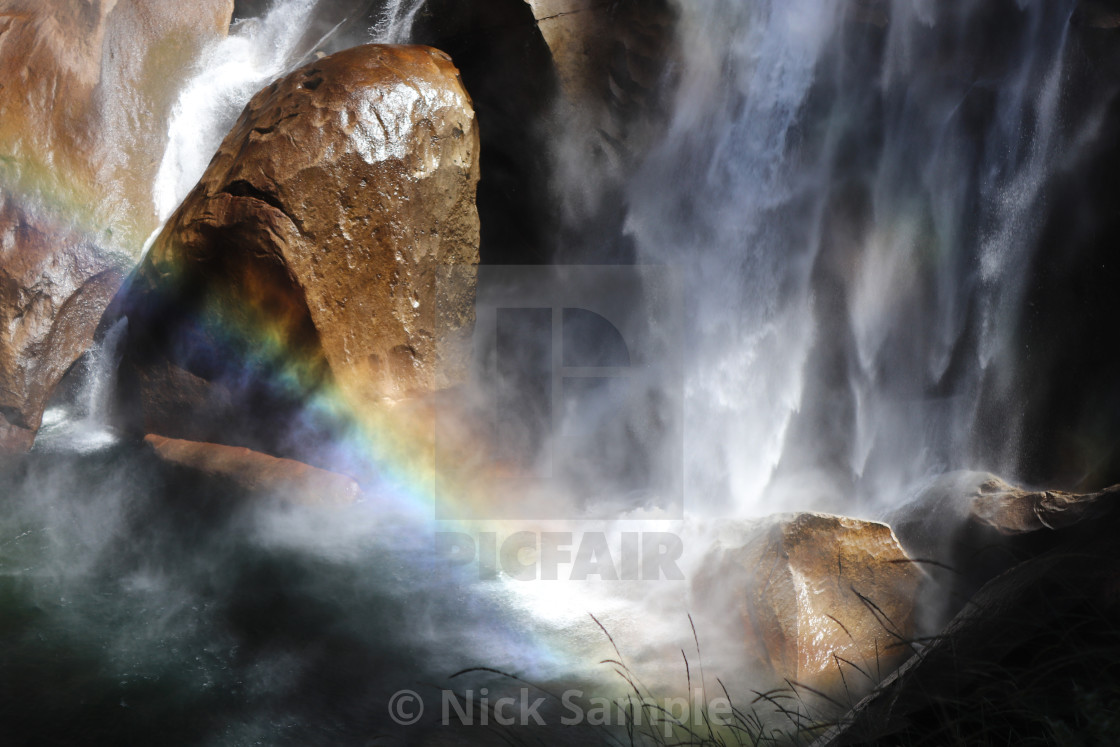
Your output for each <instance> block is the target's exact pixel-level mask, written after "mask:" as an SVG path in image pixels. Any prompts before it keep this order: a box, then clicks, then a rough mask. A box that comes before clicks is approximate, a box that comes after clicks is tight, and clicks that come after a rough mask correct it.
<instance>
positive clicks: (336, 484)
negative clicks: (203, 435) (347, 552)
mask: <svg viewBox="0 0 1120 747" xmlns="http://www.w3.org/2000/svg"><path fill="white" fill-rule="evenodd" d="M144 442H145V443H146V444H147V445H148V446H149V447H150V448H151V449H152V451H153V452H154V453H155V455H156V456H157V457H159V458H160V459H161V460H162V461H164V462H166V463H168V464H172V465H175V466H177V467H180V468H184V469H189V470H191V471H193V472H195V473H197V474H199V475H202V476H203V477H207V478H216V479H218V480H224V481H228V482H230V483H232V484H233V485H235V486H236V487H237V488H239V489H240V490H243V491H245V492H246V493H248V494H249V496H250V497H254V498H262V499H272V500H281V501H288V502H292V503H300V504H306V505H317V506H345V505H348V504H351V503H353V502H354V501H356V500H357V499H358V497H359V496H360V495H361V489H360V488H359V487H358V483H356V482H355V481H354V480H353V479H351V478H349V477H347V476H346V475H340V474H338V473H336V472H329V471H327V470H324V469H318V468H316V467H312V466H310V465H308V464H303V463H302V462H296V461H293V460H291V459H277V458H276V457H272V456H269V455H268V454H261V453H259V452H256V451H250V450H249V449H245V448H239V447H236V446H220V445H217V444H204V443H198V442H197V441H182V440H179V439H175V438H164V437H162V436H154V435H149V436H146V437H145V438H144Z"/></svg>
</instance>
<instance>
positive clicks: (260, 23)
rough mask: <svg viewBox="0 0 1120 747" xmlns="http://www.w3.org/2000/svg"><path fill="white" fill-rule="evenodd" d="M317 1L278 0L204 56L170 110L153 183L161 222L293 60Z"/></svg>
mask: <svg viewBox="0 0 1120 747" xmlns="http://www.w3.org/2000/svg"><path fill="white" fill-rule="evenodd" d="M316 5H317V2H316V0H279V1H278V2H276V3H275V4H274V5H273V6H272V8H271V9H270V10H269V11H268V13H267V14H266V15H265V16H264V17H263V18H259V19H258V18H252V19H246V20H242V21H240V22H238V23H237V24H236V25H235V26H234V28H233V29H232V30H231V32H230V34H229V36H228V37H226V38H225V39H223V40H221V41H219V42H217V43H215V44H214V45H213V46H211V47H210V48H209V49H208V50H206V52H205V53H204V54H203V55H202V58H201V59H200V61H199V63H198V73H197V74H196V75H195V76H194V77H193V78H192V79H191V80H190V81H188V83H187V84H186V86H185V87H184V88H183V91H182V93H181V94H180V95H179V99H178V101H177V102H176V104H175V107H174V109H173V110H172V114H171V123H170V126H169V128H168V145H167V150H166V151H165V153H164V156H163V161H162V162H161V164H160V168H159V172H158V174H157V175H156V181H155V185H154V188H153V197H154V200H155V204H156V208H157V209H158V211H159V216H160V220H161V221H163V220H166V219H167V218H168V217H169V216H170V215H171V213H172V212H174V210H175V208H176V207H178V205H179V203H180V202H181V201H182V200H183V198H184V197H185V196H186V195H187V192H189V191H190V190H191V188H192V187H193V186H194V185H195V183H196V182H198V180H199V178H200V177H201V176H202V173H203V171H205V169H206V164H207V163H209V162H210V158H211V157H212V156H213V155H214V153H215V152H216V151H217V150H218V146H219V145H221V142H222V139H223V138H224V137H225V135H226V133H227V132H228V131H229V129H230V128H231V127H232V125H233V123H234V122H235V121H236V119H237V117H238V115H239V114H240V113H241V110H242V109H243V108H244V107H245V104H247V103H248V101H249V99H250V98H252V96H253V94H255V93H256V92H257V91H258V90H260V89H261V88H263V87H264V86H265V85H267V84H268V83H269V82H270V81H271V80H273V79H274V78H276V77H277V76H279V75H280V74H281V73H283V72H284V71H285V70H286V69H288V67H290V65H291V64H292V63H293V62H295V57H296V55H298V54H299V53H300V52H301V51H302V50H300V49H299V42H300V41H301V39H302V38H303V35H304V33H305V29H306V28H307V27H308V26H309V23H310V19H311V17H312V15H313V13H314V11H315V8H316Z"/></svg>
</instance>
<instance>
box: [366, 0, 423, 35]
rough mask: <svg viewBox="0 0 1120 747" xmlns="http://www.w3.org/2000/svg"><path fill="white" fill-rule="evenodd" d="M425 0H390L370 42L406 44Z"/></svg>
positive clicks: (373, 31)
mask: <svg viewBox="0 0 1120 747" xmlns="http://www.w3.org/2000/svg"><path fill="white" fill-rule="evenodd" d="M424 2H425V0H388V3H387V4H386V6H385V8H384V10H382V11H381V17H380V18H379V19H378V21H377V23H376V24H374V26H373V28H371V29H370V30H369V31H370V41H375V42H378V43H380V44H404V43H405V42H407V41H408V36H409V34H410V33H411V32H412V21H413V19H414V18H416V13H417V12H418V11H419V10H420V8H422V7H424Z"/></svg>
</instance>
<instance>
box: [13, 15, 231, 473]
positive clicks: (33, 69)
mask: <svg viewBox="0 0 1120 747" xmlns="http://www.w3.org/2000/svg"><path fill="white" fill-rule="evenodd" d="M231 12H232V0H200V1H199V2H192V3H163V2H158V1H157V0H119V1H118V2H100V1H93V2H82V3H75V2H61V1H59V2H54V1H50V0H0V321H2V322H3V330H4V332H3V334H2V335H0V415H2V417H0V450H4V451H19V450H24V449H26V448H27V447H29V446H30V444H31V442H32V440H33V439H34V435H35V431H36V430H37V429H38V427H39V424H40V420H41V417H42V412H43V407H44V404H45V402H46V400H47V398H48V397H49V395H50V392H51V390H52V389H53V388H54V386H55V385H56V384H57V383H58V381H59V380H60V379H61V377H62V375H63V374H64V373H65V371H66V370H67V368H68V367H69V366H70V364H71V363H73V361H74V360H75V359H76V358H77V357H78V356H79V355H81V353H82V352H83V351H84V350H85V349H86V348H87V347H88V345H89V342H90V339H91V337H92V334H93V330H94V328H95V327H96V325H97V320H98V319H99V318H100V316H101V312H102V311H103V310H104V309H105V306H106V305H107V304H108V302H109V299H110V298H112V296H113V294H114V293H115V292H116V289H117V287H118V286H119V285H120V282H121V279H122V278H123V276H124V274H125V272H127V269H128V268H129V267H130V266H131V264H132V263H133V262H135V259H136V258H137V257H138V256H139V253H140V247H141V245H142V244H143V241H144V238H145V237H146V236H147V235H148V234H149V233H150V232H151V231H152V230H153V229H154V228H155V227H156V224H157V216H156V211H155V206H154V204H153V203H152V198H151V194H150V185H151V182H152V179H153V177H154V176H155V172H156V169H157V168H158V167H159V161H160V156H161V154H162V152H163V148H164V145H165V142H166V137H167V117H168V114H169V112H170V110H171V106H172V104H173V102H174V96H175V93H176V90H177V84H178V83H180V82H182V81H183V80H185V78H186V76H187V75H189V74H190V71H191V64H190V63H191V61H192V60H193V59H194V58H195V57H196V56H197V55H198V53H199V51H200V50H201V48H202V46H203V45H204V44H206V43H207V42H209V41H211V40H214V39H217V38H220V37H222V36H223V35H224V34H225V33H226V31H227V30H228V28H229V22H230V14H231Z"/></svg>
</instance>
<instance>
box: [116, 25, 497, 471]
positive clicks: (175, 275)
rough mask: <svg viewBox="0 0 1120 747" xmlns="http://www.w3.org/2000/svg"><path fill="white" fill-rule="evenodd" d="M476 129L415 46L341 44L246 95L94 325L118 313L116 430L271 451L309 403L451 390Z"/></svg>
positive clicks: (466, 314) (474, 242)
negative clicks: (119, 424)
mask: <svg viewBox="0 0 1120 747" xmlns="http://www.w3.org/2000/svg"><path fill="white" fill-rule="evenodd" d="M478 138H479V133H478V129H477V127H476V124H475V117H474V112H473V109H472V107H471V101H470V98H469V96H468V95H467V92H466V91H465V90H464V88H463V86H462V83H461V81H460V80H459V77H458V72H457V70H456V68H455V66H454V65H453V64H452V62H451V60H450V58H448V57H447V56H446V55H445V54H443V53H442V52H439V51H437V50H434V49H431V48H427V47H393V46H376V45H367V46H362V47H357V48H354V49H350V50H346V51H343V52H339V53H336V54H334V55H331V56H329V57H325V58H323V59H320V60H316V61H314V62H312V63H310V64H308V65H305V66H304V67H302V68H300V69H298V70H296V71H295V72H293V73H291V74H290V75H288V76H286V77H284V78H282V79H281V80H278V81H276V82H275V83H273V84H272V85H270V86H269V87H267V88H266V89H264V90H263V91H261V92H260V93H258V94H257V95H256V96H254V97H253V99H252V100H251V101H250V103H249V104H248V106H247V107H246V108H245V111H244V112H243V113H242V116H241V118H240V119H239V121H238V123H237V125H236V126H235V127H234V129H233V130H232V132H231V133H230V134H229V135H228V136H227V138H226V139H225V141H224V142H223V144H222V146H221V148H220V149H219V151H218V154H217V155H216V156H215V158H214V160H213V161H212V162H211V163H210V166H209V168H208V169H207V171H206V173H205V174H204V175H203V177H202V179H201V180H200V182H199V184H198V186H197V187H195V189H194V190H193V191H192V192H191V193H190V195H189V196H188V197H187V199H186V200H185V201H184V202H183V204H182V205H181V206H180V208H179V210H178V211H176V213H175V214H174V215H173V216H172V217H171V219H170V220H169V221H168V223H167V225H166V226H165V228H164V230H163V231H162V233H161V234H160V236H159V237H158V238H157V240H156V241H155V243H154V245H153V246H152V249H151V251H150V252H149V253H148V255H147V256H146V257H145V259H144V262H143V263H142V265H141V266H140V268H139V269H138V271H137V273H136V275H135V277H134V278H133V280H132V281H131V283H130V286H129V287H128V289H127V290H126V291H125V292H123V293H122V294H121V296H120V297H119V298H118V299H117V301H116V302H114V308H113V310H112V313H111V314H110V315H109V317H117V316H122V315H123V316H127V317H128V318H129V330H130V333H129V338H128V341H127V343H126V345H125V349H124V355H123V360H122V369H121V374H120V394H121V399H122V404H123V405H124V411H125V412H126V413H130V414H131V417H132V421H131V422H130V423H128V425H131V427H133V428H142V429H143V430H144V431H146V432H154V433H160V434H163V435H169V436H176V437H184V438H191V439H194V440H201V441H215V442H224V443H235V444H240V445H246V446H252V447H254V448H260V449H263V450H266V451H270V452H272V453H279V454H282V455H288V454H291V453H295V452H298V451H299V449H298V448H296V447H295V446H293V443H294V442H298V441H303V440H306V439H305V438H304V436H305V435H306V434H293V432H292V428H291V424H292V423H293V422H294V419H295V418H296V417H298V412H299V410H300V408H301V407H302V406H303V405H304V404H306V403H307V402H308V401H309V399H311V398H315V397H318V398H319V400H318V401H320V402H322V403H325V405H326V406H327V407H328V409H330V410H331V412H333V413H334V414H337V415H340V416H346V415H350V414H354V413H358V412H361V411H363V410H366V409H369V408H371V407H376V406H378V405H381V404H387V403H391V402H393V401H398V400H401V399H405V398H408V397H412V396H417V395H421V394H423V393H426V392H431V391H436V390H439V389H443V388H446V387H448V386H451V385H453V384H454V383H456V382H457V381H458V380H459V379H460V378H461V377H463V376H464V374H465V372H466V366H467V363H468V355H469V347H468V343H469V335H470V333H471V328H472V325H473V323H474V307H473V301H474V282H475V270H476V264H477V262H478V230H479V227H478V215H477V211H476V208H475V201H474V200H475V187H476V184H477V181H478V176H479V161H478V149H479V145H478V143H479V139H478ZM293 413H294V414H293ZM285 438H288V439H289V440H288V441H285Z"/></svg>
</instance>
